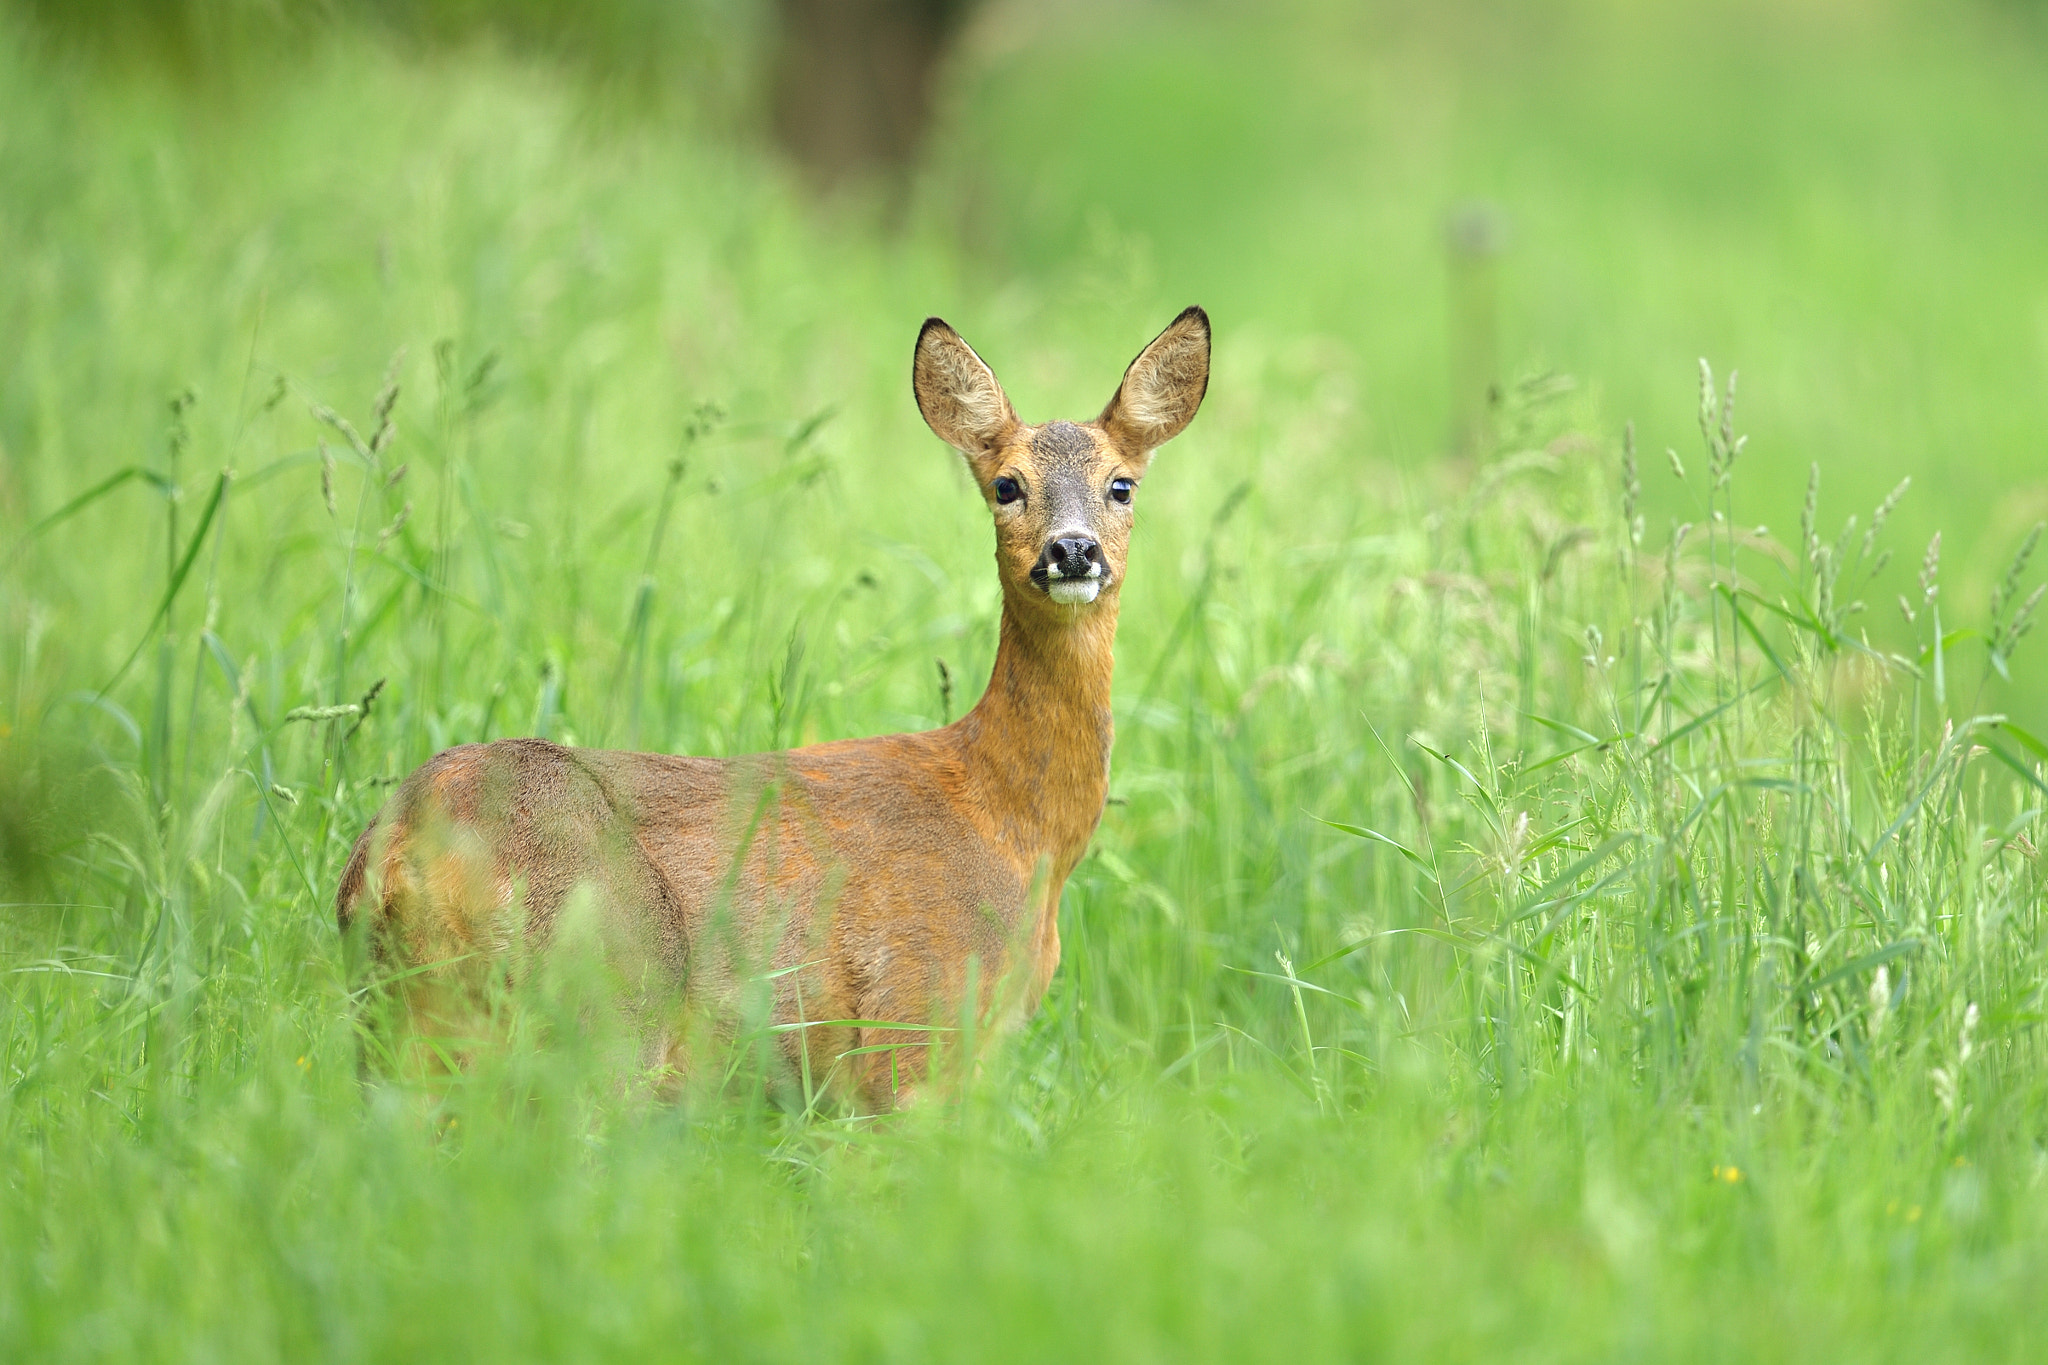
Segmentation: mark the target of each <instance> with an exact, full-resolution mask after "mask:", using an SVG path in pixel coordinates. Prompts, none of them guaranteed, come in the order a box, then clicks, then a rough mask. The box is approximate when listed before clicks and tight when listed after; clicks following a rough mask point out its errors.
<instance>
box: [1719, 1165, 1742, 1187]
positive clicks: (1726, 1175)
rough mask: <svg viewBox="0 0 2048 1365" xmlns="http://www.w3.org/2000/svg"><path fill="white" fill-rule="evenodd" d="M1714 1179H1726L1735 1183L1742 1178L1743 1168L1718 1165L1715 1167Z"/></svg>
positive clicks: (1730, 1182)
mask: <svg viewBox="0 0 2048 1365" xmlns="http://www.w3.org/2000/svg"><path fill="white" fill-rule="evenodd" d="M1714 1179H1716V1180H1725V1181H1727V1182H1728V1183H1729V1184H1731V1185H1733V1184H1734V1183H1735V1182H1736V1181H1738V1180H1740V1179H1742V1168H1741V1167H1740V1166H1716V1167H1715V1168H1714Z"/></svg>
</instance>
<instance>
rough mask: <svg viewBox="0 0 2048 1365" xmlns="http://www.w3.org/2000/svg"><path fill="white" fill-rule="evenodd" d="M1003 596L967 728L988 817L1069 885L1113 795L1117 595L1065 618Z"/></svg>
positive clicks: (968, 755) (1030, 861)
mask: <svg viewBox="0 0 2048 1365" xmlns="http://www.w3.org/2000/svg"><path fill="white" fill-rule="evenodd" d="M1036 605H1037V604H1029V605H1025V604H1019V603H1017V602H1015V601H1013V600H1012V599H1011V598H1010V595H1009V593H1008V592H1007V591H1006V593H1005V599H1004V602H1003V621H1002V630H1001V636H1000V639H999V641H998V644H997V647H996V662H995V667H994V669H993V670H992V671H991V672H990V675H989V681H988V691H987V692H985V693H984V694H983V695H982V698H981V701H980V702H979V703H977V704H976V706H975V708H974V709H973V710H972V711H971V712H969V713H968V714H967V715H966V716H965V717H964V718H963V719H962V720H961V722H960V724H959V730H960V734H961V739H962V749H963V757H964V759H965V761H966V767H967V769H968V771H969V772H970V773H971V774H972V775H973V780H974V782H975V784H976V786H977V787H979V788H980V790H981V793H982V795H983V799H984V801H985V807H984V809H985V810H986V812H987V814H988V815H989V816H990V817H991V818H992V821H993V823H994V824H995V826H996V828H997V830H998V832H999V833H1000V834H1001V835H1002V837H1003V839H1004V841H1005V842H1006V843H1008V844H1009V845H1010V847H1011V849H1012V851H1013V853H1014V854H1015V855H1017V856H1018V857H1019V858H1020V860H1021V861H1023V862H1024V863H1026V865H1037V864H1039V863H1041V862H1043V863H1044V864H1045V865H1046V870H1047V871H1048V872H1049V873H1050V874H1051V875H1052V876H1054V877H1056V878H1064V877H1065V876H1066V874H1067V873H1068V872H1069V871H1070V870H1072V868H1073V865H1074V864H1075V863H1076V862H1077V861H1079V859H1080V857H1081V854H1082V853H1083V852H1084V851H1085V850H1086V849H1087V846H1088V840H1089V838H1090V837H1091V836H1092V835H1093V834H1094V833H1095V826H1096V823H1097V822H1098V821H1099V820H1100V819H1101V817H1102V807H1103V803H1104V801H1105V799H1106V798H1107V797H1108V795H1109V747H1110V740H1111V737H1112V731H1111V723H1110V712H1109V682H1110V670H1111V666H1112V662H1113V658H1112V654H1113V650H1112V647H1113V645H1114V644H1115V641H1116V608H1117V603H1116V597H1115V595H1114V589H1112V590H1111V593H1110V594H1107V595H1106V600H1101V601H1098V602H1097V603H1096V604H1095V605H1094V607H1093V608H1092V609H1090V610H1088V611H1086V612H1085V613H1082V614H1079V615H1078V617H1077V619H1073V620H1060V619H1058V618H1057V617H1055V616H1054V615H1053V614H1052V613H1050V612H1046V611H1044V610H1042V609H1039V610H1032V609H1031V607H1033V606H1036Z"/></svg>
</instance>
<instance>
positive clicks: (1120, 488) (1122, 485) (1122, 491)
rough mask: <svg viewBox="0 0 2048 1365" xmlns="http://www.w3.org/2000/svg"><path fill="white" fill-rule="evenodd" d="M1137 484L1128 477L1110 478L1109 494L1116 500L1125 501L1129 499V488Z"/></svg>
mask: <svg viewBox="0 0 2048 1365" xmlns="http://www.w3.org/2000/svg"><path fill="white" fill-rule="evenodd" d="M1137 486H1138V485H1136V484H1134V483H1132V482H1131V481H1130V480H1129V479H1111V480H1110V481H1109V496H1111V497H1112V498H1115V499H1116V500H1117V501H1118V502H1124V503H1127V502H1129V501H1130V500H1131V490H1132V489H1134V488H1136V487H1137Z"/></svg>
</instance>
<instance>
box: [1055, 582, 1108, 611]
mask: <svg viewBox="0 0 2048 1365" xmlns="http://www.w3.org/2000/svg"><path fill="white" fill-rule="evenodd" d="M1101 591H1102V580H1101V579H1099V578H1054V579H1050V580H1048V581H1047V582H1046V585H1045V593H1046V596H1048V597H1050V598H1052V600H1053V601H1055V602H1060V603H1064V604H1066V605H1068V606H1074V605H1078V604H1079V603H1082V602H1093V601H1094V600H1095V594H1097V593H1099V592H1101Z"/></svg>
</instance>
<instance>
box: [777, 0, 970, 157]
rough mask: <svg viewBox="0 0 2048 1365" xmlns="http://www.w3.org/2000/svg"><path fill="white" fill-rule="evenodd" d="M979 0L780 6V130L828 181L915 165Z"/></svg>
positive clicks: (816, 0) (826, 0) (818, 0)
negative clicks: (955, 43) (950, 62)
mask: <svg viewBox="0 0 2048 1365" xmlns="http://www.w3.org/2000/svg"><path fill="white" fill-rule="evenodd" d="M973 4H974V0H777V5H776V9H777V11H778V13H779V14H780V17H781V20H782V23H781V30H782V31H781V51H780V55H779V59H778V63H777V70H776V73H775V91H774V99H775V133H776V136H777V137H778V138H779V139H780V140H781V142H782V145H783V146H784V147H786V148H787V149H788V150H789V152H790V153H791V154H792V155H793V156H795V157H796V159H797V160H798V161H799V162H800V163H801V164H802V165H803V167H804V169H805V170H806V171H807V172H808V173H809V174H810V176H811V177H812V179H813V180H814V181H816V182H817V183H818V184H819V185H821V186H825V187H830V186H833V185H836V184H840V183H842V182H844V181H846V180H848V179H851V178H853V177H856V176H859V175H862V174H865V173H870V172H876V171H880V172H900V171H903V170H906V169H908V167H909V166H910V164H911V162H912V160H913V159H914V158H915V156H916V155H917V150H918V145H919V143H920V142H921V141H922V140H923V137H924V133H925V126H926V124H927V123H928V122H929V121H930V118H931V104H932V85H933V81H934V79H935V78H936V76H937V74H938V68H939V62H940V60H941V58H942V57H943V56H944V55H945V51H946V47H947V44H948V43H949V42H950V40H951V39H952V37H953V35H954V34H955V33H956V32H957V31H958V30H959V28H960V22H961V20H962V19H964V18H965V17H966V15H967V12H968V10H969V9H970V8H972V6H973Z"/></svg>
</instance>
